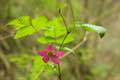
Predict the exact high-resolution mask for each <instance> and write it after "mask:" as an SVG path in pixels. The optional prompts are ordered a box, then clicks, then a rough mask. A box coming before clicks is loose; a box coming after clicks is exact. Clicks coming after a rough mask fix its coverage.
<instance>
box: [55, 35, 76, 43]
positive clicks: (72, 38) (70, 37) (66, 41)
mask: <svg viewBox="0 0 120 80" xmlns="http://www.w3.org/2000/svg"><path fill="white" fill-rule="evenodd" d="M64 37H65V35H64V36H62V37H61V38H58V39H57V43H58V44H61V43H62V41H63V39H64ZM74 38H75V36H74V34H69V35H68V36H67V37H66V39H65V41H64V43H63V44H67V43H70V42H72V41H73V40H74Z"/></svg>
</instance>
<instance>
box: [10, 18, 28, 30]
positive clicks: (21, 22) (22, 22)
mask: <svg viewBox="0 0 120 80" xmlns="http://www.w3.org/2000/svg"><path fill="white" fill-rule="evenodd" d="M29 19H30V17H29V16H22V17H19V18H17V19H14V20H12V21H10V22H9V23H8V25H11V26H13V27H14V28H15V29H16V30H18V29H20V28H23V27H26V26H30V24H29Z"/></svg>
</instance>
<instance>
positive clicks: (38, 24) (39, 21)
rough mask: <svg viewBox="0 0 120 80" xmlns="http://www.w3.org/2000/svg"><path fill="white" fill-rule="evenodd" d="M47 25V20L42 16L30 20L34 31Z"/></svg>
mask: <svg viewBox="0 0 120 80" xmlns="http://www.w3.org/2000/svg"><path fill="white" fill-rule="evenodd" d="M47 23H48V20H47V18H45V17H44V16H39V17H37V18H34V19H32V25H33V26H34V27H35V29H36V30H40V29H44V28H45V26H46V25H47Z"/></svg>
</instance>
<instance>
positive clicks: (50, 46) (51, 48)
mask: <svg viewBox="0 0 120 80" xmlns="http://www.w3.org/2000/svg"><path fill="white" fill-rule="evenodd" d="M46 50H47V51H52V50H55V49H54V47H53V45H52V44H48V46H47V48H46Z"/></svg>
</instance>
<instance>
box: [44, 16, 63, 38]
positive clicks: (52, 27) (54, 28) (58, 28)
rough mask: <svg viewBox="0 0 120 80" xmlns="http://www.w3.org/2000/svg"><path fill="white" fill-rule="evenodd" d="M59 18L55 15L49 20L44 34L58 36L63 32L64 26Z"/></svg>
mask: <svg viewBox="0 0 120 80" xmlns="http://www.w3.org/2000/svg"><path fill="white" fill-rule="evenodd" d="M61 22H62V21H61V18H60V17H56V18H53V20H52V21H50V22H49V23H48V25H47V27H46V31H45V36H51V37H59V36H61V35H64V34H65V27H64V26H63V25H62V23H61Z"/></svg>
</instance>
